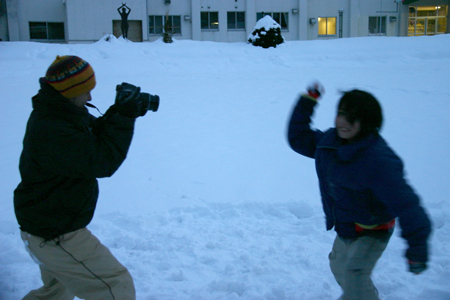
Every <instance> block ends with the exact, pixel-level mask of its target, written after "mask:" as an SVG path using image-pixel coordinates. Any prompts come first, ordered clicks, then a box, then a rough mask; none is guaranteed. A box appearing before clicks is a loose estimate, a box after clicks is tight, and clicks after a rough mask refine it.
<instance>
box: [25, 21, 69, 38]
mask: <svg viewBox="0 0 450 300" xmlns="http://www.w3.org/2000/svg"><path fill="white" fill-rule="evenodd" d="M29 26H30V39H31V40H65V34H64V23H62V22H29Z"/></svg>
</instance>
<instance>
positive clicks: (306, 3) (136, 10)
mask: <svg viewBox="0 0 450 300" xmlns="http://www.w3.org/2000/svg"><path fill="white" fill-rule="evenodd" d="M0 1H1V2H0V25H2V24H6V25H7V26H3V25H2V30H0V38H2V39H3V37H5V39H9V40H11V41H27V40H30V36H29V22H30V21H31V22H33V21H36V22H39V21H41V22H63V23H64V25H65V38H66V42H68V43H80V42H93V41H98V40H99V39H101V38H102V37H103V36H105V35H106V34H112V33H113V21H114V20H117V21H119V20H120V15H119V13H118V12H117V7H118V6H119V5H120V4H121V3H122V2H120V1H117V2H116V1H111V0H39V1H38V0H0ZM170 2H171V3H170V4H165V1H164V0H127V2H126V3H127V5H128V6H129V7H130V8H131V10H132V11H131V13H130V15H129V20H130V21H133V20H135V21H138V22H137V23H136V22H135V23H134V24H138V25H137V26H142V39H141V40H143V41H154V40H156V39H159V38H161V35H160V34H157V35H154V34H152V35H150V33H149V24H148V22H149V20H148V16H149V15H166V14H169V15H175V16H180V18H181V34H177V35H175V36H174V38H176V39H192V40H199V41H216V42H245V41H247V37H248V35H249V34H250V33H251V32H252V31H253V28H254V26H255V24H256V14H257V13H258V12H284V13H287V14H288V18H289V24H288V28H287V29H285V30H282V34H283V36H284V38H285V39H286V40H288V41H289V40H314V39H330V38H339V37H340V34H341V35H342V37H357V36H368V35H369V30H368V22H369V17H370V16H385V17H386V18H387V23H386V35H387V36H406V35H407V24H408V5H403V4H401V0H398V1H396V0H370V1H369V0H283V1H281V0H227V1H225V0H171V1H170ZM449 2H450V0H421V1H418V2H414V3H413V5H419V6H421V5H438V4H440V5H443V4H447V5H450V4H449ZM2 4H4V5H3V6H6V9H3V6H2ZM293 10H295V11H293ZM205 11H209V12H218V13H219V29H218V30H202V29H201V20H200V14H201V12H205ZM230 11H237V12H245V20H246V25H245V26H246V28H245V30H228V28H227V12H230ZM185 16H186V18H185ZM391 16H393V17H396V21H395V22H390V21H389V20H390V17H391ZM319 17H334V18H336V21H337V24H336V35H330V36H319V35H318V22H317V21H318V18H319ZM311 18H314V19H316V23H315V24H311V23H310V19H311ZM449 20H450V18H449V19H448V21H447V25H448V28H450V21H449ZM340 25H341V27H340ZM6 28H7V29H6ZM340 29H342V30H341V31H340ZM448 31H449V30H448Z"/></svg>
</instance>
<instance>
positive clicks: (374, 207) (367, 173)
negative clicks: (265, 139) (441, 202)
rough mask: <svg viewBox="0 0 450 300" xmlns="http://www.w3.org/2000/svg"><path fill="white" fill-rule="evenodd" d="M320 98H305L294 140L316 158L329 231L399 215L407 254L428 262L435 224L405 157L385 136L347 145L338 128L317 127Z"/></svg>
mask: <svg viewBox="0 0 450 300" xmlns="http://www.w3.org/2000/svg"><path fill="white" fill-rule="evenodd" d="M316 103H317V102H316V101H314V100H312V99H310V98H309V97H308V96H302V97H301V98H300V100H299V102H298V103H297V105H296V107H295V108H294V111H293V113H292V117H291V120H290V122H289V130H288V140H289V144H290V146H291V147H292V149H293V150H294V151H296V152H298V153H300V154H302V155H304V156H307V157H310V158H315V162H316V171H317V176H318V178H319V187H320V192H321V195H322V204H323V209H324V212H325V215H326V223H327V230H330V229H332V228H333V227H334V229H335V231H336V232H337V234H338V235H339V236H341V237H348V238H354V237H356V236H357V233H356V230H355V223H360V224H364V225H375V224H381V223H386V222H388V221H390V220H392V219H394V218H399V221H400V226H401V228H402V237H403V238H405V239H406V240H407V242H408V245H409V248H408V250H407V251H406V257H407V258H408V259H409V260H412V261H416V262H426V261H427V260H428V247H427V239H428V236H429V234H430V232H431V223H430V220H429V218H428V216H427V214H426V213H425V211H424V209H423V208H422V206H421V205H420V200H419V197H418V196H417V195H416V193H415V192H414V191H413V189H412V188H411V186H410V185H408V183H407V182H406V180H405V178H404V172H403V163H402V161H401V159H400V158H399V157H398V156H397V155H396V154H395V153H394V151H392V149H391V148H390V147H389V146H388V145H387V143H386V142H385V140H384V139H383V138H382V137H381V136H379V135H375V134H370V135H368V136H366V137H364V138H362V139H360V140H358V141H356V142H354V143H350V144H348V143H347V144H343V143H342V140H341V139H340V138H339V137H338V136H337V134H336V129H335V128H331V129H329V130H328V131H325V132H322V131H320V130H314V129H312V128H311V127H310V123H311V116H312V114H313V112H314V106H315V105H316Z"/></svg>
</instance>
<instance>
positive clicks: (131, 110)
mask: <svg viewBox="0 0 450 300" xmlns="http://www.w3.org/2000/svg"><path fill="white" fill-rule="evenodd" d="M140 91H141V88H140V87H137V86H134V85H132V84H129V83H126V82H124V83H122V84H120V85H118V86H117V87H116V92H117V93H116V100H115V104H114V105H113V106H114V110H115V111H116V112H117V113H118V114H120V115H122V116H124V117H128V118H137V117H139V116H140V115H141V106H142V97H141V93H140Z"/></svg>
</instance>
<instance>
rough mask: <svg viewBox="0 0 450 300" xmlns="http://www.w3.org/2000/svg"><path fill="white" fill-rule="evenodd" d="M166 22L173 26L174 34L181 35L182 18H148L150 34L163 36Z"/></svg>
mask: <svg viewBox="0 0 450 300" xmlns="http://www.w3.org/2000/svg"><path fill="white" fill-rule="evenodd" d="M166 22H170V24H171V25H172V33H173V34H181V16H148V32H149V33H150V34H152V35H158V34H162V33H163V32H164V25H165V24H166Z"/></svg>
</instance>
